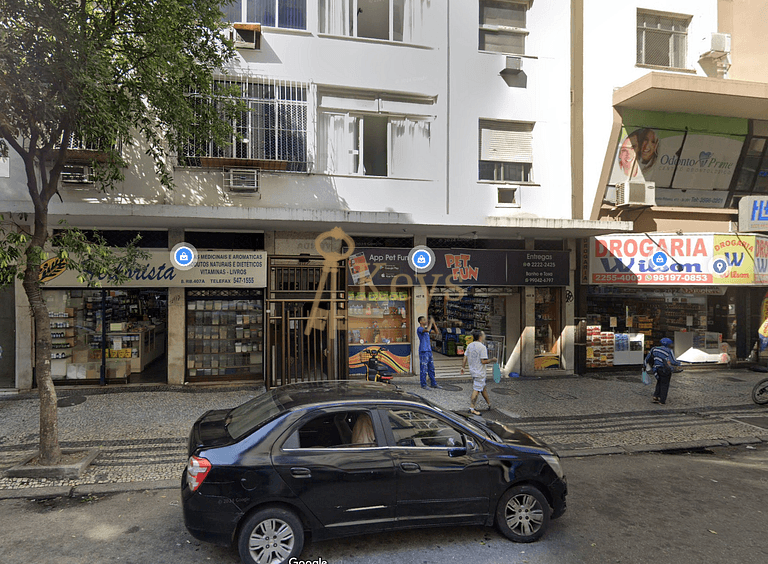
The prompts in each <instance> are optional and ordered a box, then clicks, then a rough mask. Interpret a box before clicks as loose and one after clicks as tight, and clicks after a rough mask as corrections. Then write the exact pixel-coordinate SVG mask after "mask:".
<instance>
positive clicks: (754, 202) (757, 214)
mask: <svg viewBox="0 0 768 564" xmlns="http://www.w3.org/2000/svg"><path fill="white" fill-rule="evenodd" d="M739 231H742V232H746V233H750V232H751V233H754V232H760V231H768V196H744V197H743V198H742V199H741V200H740V201H739Z"/></svg>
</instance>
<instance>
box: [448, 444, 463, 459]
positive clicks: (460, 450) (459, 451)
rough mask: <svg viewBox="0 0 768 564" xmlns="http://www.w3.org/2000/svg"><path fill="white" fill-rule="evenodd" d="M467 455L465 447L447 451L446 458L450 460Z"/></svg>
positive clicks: (452, 448)
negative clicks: (448, 457)
mask: <svg viewBox="0 0 768 564" xmlns="http://www.w3.org/2000/svg"><path fill="white" fill-rule="evenodd" d="M466 455H467V447H463V446H462V447H451V448H449V449H448V456H450V457H451V458H453V457H456V456H466Z"/></svg>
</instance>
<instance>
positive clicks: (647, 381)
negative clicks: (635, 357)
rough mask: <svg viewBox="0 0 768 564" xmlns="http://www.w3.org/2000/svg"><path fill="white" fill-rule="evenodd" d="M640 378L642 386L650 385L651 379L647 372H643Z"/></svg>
mask: <svg viewBox="0 0 768 564" xmlns="http://www.w3.org/2000/svg"><path fill="white" fill-rule="evenodd" d="M640 377H641V378H642V379H643V384H645V385H646V386H647V385H648V384H650V383H651V377H650V376H648V371H647V370H643V373H642V375H641V376H640Z"/></svg>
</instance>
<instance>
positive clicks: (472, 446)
mask: <svg viewBox="0 0 768 564" xmlns="http://www.w3.org/2000/svg"><path fill="white" fill-rule="evenodd" d="M464 444H466V445H467V450H468V451H469V452H472V451H473V450H475V449H476V448H477V445H476V444H475V441H473V440H472V439H470V438H469V437H464Z"/></svg>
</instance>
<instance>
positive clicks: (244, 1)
mask: <svg viewBox="0 0 768 564" xmlns="http://www.w3.org/2000/svg"><path fill="white" fill-rule="evenodd" d="M222 11H223V12H224V21H228V22H232V23H258V24H261V25H263V26H265V27H282V28H286V29H307V0H232V2H230V3H229V4H226V5H225V6H222Z"/></svg>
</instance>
